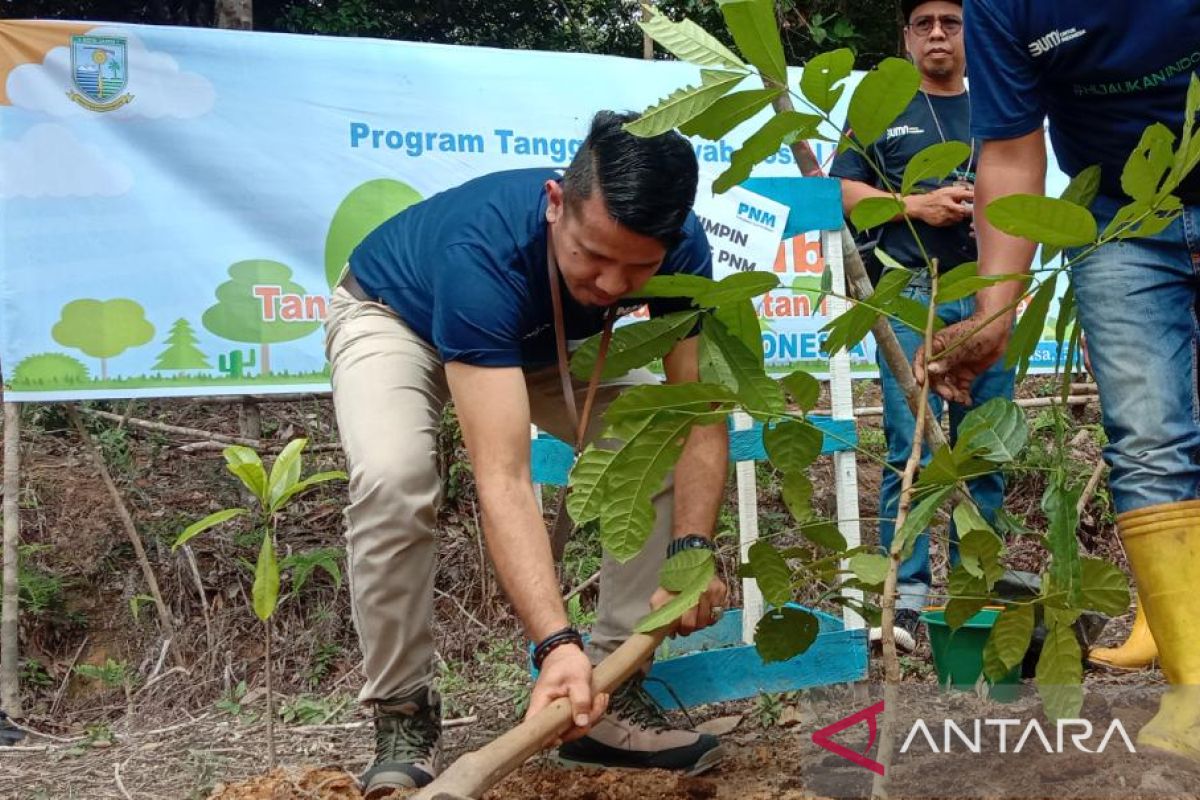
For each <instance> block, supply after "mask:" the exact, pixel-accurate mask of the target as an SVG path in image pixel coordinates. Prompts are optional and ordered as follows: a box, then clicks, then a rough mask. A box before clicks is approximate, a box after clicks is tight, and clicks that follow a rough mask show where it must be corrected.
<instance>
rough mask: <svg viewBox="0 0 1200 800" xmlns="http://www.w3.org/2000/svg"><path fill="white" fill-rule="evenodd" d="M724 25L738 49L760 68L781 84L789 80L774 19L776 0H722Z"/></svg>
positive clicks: (760, 70)
mask: <svg viewBox="0 0 1200 800" xmlns="http://www.w3.org/2000/svg"><path fill="white" fill-rule="evenodd" d="M719 2H720V4H721V13H722V14H724V15H725V25H726V26H728V28H729V32H730V33H731V34H733V41H734V42H736V43H737V46H738V50H741V51H742V55H743V56H745V57H746V60H747V61H749V62H750V63H751V64H753V65H754V66H756V67H758V71H759V72H761V73H762V74H763V75H766V76H767V77H768V78H770V79H772V80H774V81H775V82H776V83H779V84H786V83H787V61H786V60H785V59H784V57H783V42H782V41H781V40H780V38H779V27H778V25H777V24H776V22H775V0H719Z"/></svg>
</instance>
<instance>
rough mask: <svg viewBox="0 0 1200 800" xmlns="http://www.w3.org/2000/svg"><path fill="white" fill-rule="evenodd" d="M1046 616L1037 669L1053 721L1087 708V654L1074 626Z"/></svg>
mask: <svg viewBox="0 0 1200 800" xmlns="http://www.w3.org/2000/svg"><path fill="white" fill-rule="evenodd" d="M1046 616H1047V619H1046V622H1047V630H1046V640H1045V641H1044V642H1043V643H1042V655H1041V657H1040V658H1039V659H1038V663H1037V672H1036V673H1035V677H1036V679H1037V688H1038V694H1040V695H1041V696H1042V703H1043V704H1044V705H1045V708H1046V716H1047V717H1049V718H1050V719H1051V720H1052V721H1057V720H1060V719H1074V718H1077V717H1078V716H1079V711H1080V709H1081V708H1083V687H1082V686H1081V682H1082V680H1083V658H1082V656H1083V654H1082V653H1081V652H1080V649H1079V640H1078V639H1076V638H1075V631H1074V629H1073V628H1072V627H1071V626H1070V625H1064V624H1060V623H1059V622H1058V620H1056V619H1055V618H1054V617H1052V616H1051V615H1050V614H1049V613H1047V615H1046Z"/></svg>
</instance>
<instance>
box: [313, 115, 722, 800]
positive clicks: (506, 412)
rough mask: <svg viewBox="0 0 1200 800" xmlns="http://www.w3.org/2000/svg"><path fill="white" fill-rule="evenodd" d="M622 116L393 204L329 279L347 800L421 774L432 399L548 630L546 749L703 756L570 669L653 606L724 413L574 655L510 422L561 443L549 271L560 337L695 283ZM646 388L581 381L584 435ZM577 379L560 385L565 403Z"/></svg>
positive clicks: (652, 759)
mask: <svg viewBox="0 0 1200 800" xmlns="http://www.w3.org/2000/svg"><path fill="white" fill-rule="evenodd" d="M632 118H633V117H632V116H630V115H621V114H615V113H612V112H603V111H602V112H600V113H599V114H597V115H596V117H595V119H594V120H593V121H592V126H591V130H590V132H589V134H588V137H587V139H586V140H585V142H584V144H583V146H582V148H581V149H580V150H579V152H578V154H577V155H576V156H575V157H574V159H573V161H572V162H571V164H570V166H569V167H568V169H567V170H566V172H565V174H563V175H562V176H561V178H560V176H559V174H558V173H557V172H555V171H552V170H549V169H529V170H517V171H511V172H501V173H496V174H492V175H486V176H484V177H481V178H477V179H475V180H472V181H468V182H467V183H465V184H463V185H461V186H458V187H456V188H454V189H450V190H448V191H445V192H442V193H441V194H438V195H435V196H433V197H431V198H429V199H428V200H425V201H423V202H421V203H418V204H416V205H414V206H412V207H410V208H408V209H406V210H404V211H402V212H401V213H400V214H398V215H396V216H395V217H392V218H391V219H390V220H388V221H387V222H385V223H383V225H381V226H380V227H379V228H377V229H376V230H375V231H374V232H372V233H371V234H370V235H368V236H367V237H366V239H364V240H363V242H362V243H361V244H360V245H359V246H358V248H357V249H355V250H354V252H353V254H352V255H351V256H350V263H349V270H348V273H347V274H346V275H345V277H344V278H343V280H342V281H341V284H340V285H339V287H338V288H337V289H336V290H335V292H334V295H333V301H332V304H331V313H330V317H329V320H328V322H327V337H326V349H327V354H328V356H329V360H330V363H331V365H332V383H333V396H334V404H335V407H336V410H337V418H338V427H339V429H340V433H341V438H342V442H343V444H344V446H345V449H346V456H347V463H348V466H349V471H350V505H349V506H348V508H347V509H346V520H347V526H348V530H347V549H348V555H349V572H350V586H351V596H352V601H353V603H352V608H353V615H354V622H355V626H356V628H357V629H358V632H359V638H360V641H361V643H362V650H363V660H364V670H365V672H366V676H367V682H366V685H365V686H364V687H363V689H362V692H361V693H360V699H361V700H363V701H364V702H367V703H370V704H372V705H373V706H374V709H375V725H376V748H375V761H374V764H373V765H372V766H371V768H370V769H368V771H367V773H366V774H365V775H364V776H363V783H364V785H365V789H366V792H367V796H368V797H369V796H372V795H374V794H383V793H385V792H387V791H390V790H391V789H394V788H398V787H411V786H422V785H425V784H427V783H428V782H429V781H431V780H432V778H433V777H434V776H435V775H436V772H437V769H438V765H437V746H438V740H439V736H440V729H441V728H440V726H441V713H440V700H439V698H438V695H437V692H436V689H435V688H434V686H433V676H434V648H433V633H432V616H433V614H432V611H433V586H434V584H433V573H434V556H435V552H434V551H435V545H434V527H435V520H436V506H437V503H438V500H439V493H440V489H441V478H440V476H439V473H438V468H437V463H436V461H437V441H436V438H437V430H438V424H439V421H440V419H441V415H442V410H443V407H444V406H445V404H446V402H447V401H449V400H451V399H452V400H453V401H454V403H455V406H456V409H457V413H458V419H459V422H460V423H461V426H462V431H463V438H464V440H465V442H466V445H467V450H468V451H469V453H470V457H471V463H472V466H473V468H474V473H475V481H476V485H477V487H478V493H479V503H480V510H481V513H482V519H483V532H484V536H485V538H486V540H487V544H488V549H489V552H490V555H491V559H492V562H493V564H494V565H495V569H496V574H497V576H498V578H499V581H500V583H501V585H502V586H503V587H504V590H505V592H506V593H507V594H508V597H509V599H510V600H511V601H512V604H513V606H514V608H515V610H516V613H517V615H518V616H519V618H520V620H521V622H522V624H523V626H524V628H525V631H526V633H527V634H528V635H529V637H530V638H531V639H532V640H533V641H535V642H546V643H547V644H550V643H562V646H557V647H554V648H553V649H550V648H549V647H547V648H546V650H547V653H546V655H545V658H544V660H543V661H542V664H541V671H540V674H539V677H538V680H537V683H536V685H535V686H534V689H533V694H532V696H531V698H530V706H529V707H530V713H534V712H536V711H537V710H539V709H541V708H543V707H545V706H546V705H547V704H548V703H549V702H551V701H552V700H554V699H556V698H559V697H568V698H569V699H570V700H571V703H572V706H573V708H574V713H575V723H576V728H575V729H574V730H573V731H572V732H570V733H569V734H568V735H567V736H565V737H564V739H566V740H568V741H567V743H566V744H564V745H563V746H562V747H561V748H560V751H559V755H560V757H561V758H563V759H565V760H569V761H574V762H579V763H587V764H596V765H615V766H625V767H658V768H666V769H679V770H684V771H687V772H689V773H693V774H694V773H696V772H700V771H703V770H705V769H708V768H709V767H711V766H712V765H713V764H715V763H716V762H717V761H718V760H719V759H720V757H721V753H722V751H721V749H720V747H719V744H718V741H717V740H716V738H715V737H713V736H711V735H707V734H699V733H696V732H694V731H686V730H673V729H671V728H670V726H669V725H667V724H666V721H665V719H664V718H663V716H662V712H661V710H659V709H658V708H657V706H655V705H654V704H653V701H652V700H650V698H649V696H648V695H647V694H646V693H645V690H644V689H643V688H642V687H641V682H640V676H639V678H638V679H636V680H632V681H630V682H629V683H627V684H626V685H624V686H623V687H622V688H621V689H620V690H618V691H617V692H615V693H614V694H613V696H612V698H611V702H608V698H606V697H603V696H600V695H597V694H594V692H593V689H592V684H591V673H592V664H593V663H594V662H595V661H598V660H599V659H601V658H602V657H603V656H605V655H607V654H608V653H610V652H612V650H614V649H616V647H617V646H618V645H619V644H620V643H621V642H622V641H623V640H624V639H625V638H627V637H628V635H629V633H630V631H631V630H632V627H633V625H634V624H635V623H636V622H637V620H638V619H639V618H640V617H642V616H643V615H645V614H646V613H647V612H648V611H649V610H650V608H651V606H652V604H653V605H655V606H657V605H661V604H662V603H663V602H666V600H667V599H669V597H670V595H669V593H667V592H666V591H665V590H662V589H661V588H659V587H658V568H659V566H660V565H661V563H662V562H663V560H664V558H665V556H666V552H667V549H668V546H669V545H672V543H677V544H674V546H675V547H676V548H678V547H679V546H681V545H686V546H709V545H710V542H709V539H710V537H711V533H712V530H713V527H714V525H715V522H716V517H717V510H718V508H719V505H720V502H721V499H722V495H723V491H724V487H725V478H726V473H727V462H728V452H727V448H728V442H727V438H726V432H725V428H724V426H722V425H716V426H708V427H703V428H696V429H694V430H693V431H692V433H691V434H690V436H689V438H688V441H687V444H686V446H685V448H684V451H683V455H682V457H681V458H680V461H679V463H678V466H677V469H676V475H677V480H676V481H675V482H674V485H673V486H667V487H666V488H664V489H663V491H662V492H660V494H659V496H658V497H657V498H656V501H655V508H656V511H657V520H658V521H657V524H656V527H655V530H654V533H653V535H652V537H651V540H650V541H649V542H648V544H647V546H646V548H645V550H644V551H643V553H642V554H641V555H640V556H638V557H637V558H634V559H633V560H631V561H629V562H627V563H625V564H620V563H618V562H616V561H615V560H614V559H612V558H610V557H608V556H606V557H605V560H604V565H603V567H602V570H601V579H600V602H599V607H598V610H597V620H596V623H595V625H594V627H593V630H592V638H591V642H590V644H589V646H588V652H587V653H585V652H584V649H583V648H582V647H581V646H580V642H579V640H578V637H577V636H576V635H574V632H573V631H570V630H569V625H568V618H567V613H566V610H565V609H564V607H563V602H562V595H561V588H560V586H559V583H558V579H557V577H556V575H555V568H554V560H553V557H552V553H551V547H550V542H549V538H548V536H547V532H546V527H545V525H544V523H543V520H542V515H541V511H540V509H539V506H538V502H537V499H536V497H535V496H534V490H533V484H532V481H531V478H530V464H529V426H530V423H531V421H532V422H533V423H535V424H537V425H538V426H539V427H540V428H542V429H545V430H547V431H549V432H551V433H553V434H555V435H556V436H558V437H559V438H561V439H564V440H568V441H572V440H574V439H575V434H574V431H572V430H571V428H572V426H571V424H570V422H569V421H568V417H569V414H568V412H567V411H566V403H565V401H564V395H563V387H562V384H561V382H560V376H559V373H558V371H557V370H556V358H555V356H556V337H555V314H554V312H553V302H554V301H553V297H552V291H553V290H554V288H555V287H554V284H552V283H551V280H553V281H555V283H556V284H557V291H558V293H559V295H560V300H561V302H562V309H563V310H562V319H563V322H564V328H565V331H564V332H565V338H566V339H567V340H570V341H571V342H578V341H580V340H582V339H584V338H586V337H589V336H591V335H593V334H595V333H597V332H599V331H600V329H601V327H602V319H603V316H604V314H605V310H606V309H607V308H609V307H612V306H614V305H616V304H618V303H619V302H620V300H621V298H622V297H624V296H625V295H628V294H630V293H631V292H634V291H635V290H637V289H639V288H640V287H641V286H643V285H644V284H645V283H646V281H648V280H649V279H650V277H651V276H653V275H656V274H657V275H662V274H692V275H700V276H704V277H711V274H712V259H711V253H710V250H709V246H708V242H707V240H706V238H705V235H704V232H703V229H702V228H701V226H700V224H699V222H698V220H697V219H696V216H695V214H693V213H692V212H691V206H692V203H693V201H694V199H695V193H696V183H697V164H696V157H695V154H694V153H693V151H692V148H691V146H690V145H689V144H688V142H687V140H685V139H684V138H683V137H681V136H679V135H678V134H675V133H669V134H665V135H662V136H657V137H653V138H639V137H635V136H633V135H631V134H629V133H627V132H626V131H625V130H624V129H623V127H622V126H623V124H624V123H625V122H627V121H629V120H630V119H632ZM551 258H553V260H554V261H555V262H556V263H557V268H556V269H551V268H550V266H549V262H550V259H551ZM551 275H553V278H551ZM636 305H637V304H636V303H634V304H630V307H631V308H632V307H636ZM662 310H663V309H661V308H655V307H653V306H652V308H651V313H652V314H654V313H658V312H660V311H662ZM664 367H665V372H666V376H667V380H668V381H669V382H684V381H693V380H698V378H699V358H698V339H697V338H696V337H690V338H686V339H684V340H682V341H681V342H680V343H679V344H677V345H676V347H675V348H674V350H672V351H671V352H670V353H669V354H668V355H667V356H666V357H665V359H664ZM655 380H656V379H655V378H654V376H653V375H651V374H650V373H649V372H647V371H644V370H643V371H637V372H634V373H630V374H629V375H626V376H624V377H623V378H622V379H619V380H617V381H615V382H611V383H607V384H604V385H602V386H601V389H600V391H599V392H598V393H597V397H596V401H595V405H594V409H593V414H592V420H591V424H590V425H589V428H588V434H587V436H588V438H592V437H594V436H596V435H597V434H598V433H599V430H600V428H601V427H602V426H601V424H600V422H599V417H600V414H602V413H603V410H604V409H605V408H606V407H607V405H608V403H610V402H611V401H612V400H613V399H614V398H615V397H616V396H617V394H618V392H619V391H620V389H621V388H622V387H623V386H628V385H631V384H637V383H645V382H650V381H655ZM585 390H586V386H585V385H584V384H582V383H576V384H575V385H574V386H573V387H572V391H573V392H574V393H575V394H576V395H577V396H578V397H579V398H580V400H582V397H583V394H584V392H585ZM577 405H579V406H582V405H583V403H582V402H579V403H578V404H577ZM725 597H726V587H725V585H724V583H722V582H721V581H720V580H719V579H714V580H713V582H712V583H711V585H710V587H709V590H708V591H707V592H706V594H705V595H704V596H703V597H702V598H701V601H700V603H699V605H698V606H697V608H695V609H693V610H692V611H690V612H688V614H687V615H686V616H685V617H684V619H683V620H682V624H681V631H682V632H685V633H686V632H689V631H691V630H695V629H696V628H699V627H704V626H705V625H708V624H711V622H712V621H714V620H715V618H716V616H718V615H719V609H720V607H722V606H723V605H724V603H725ZM714 608H716V609H718V611H716V612H714V611H713V609H714ZM606 702H607V705H608V712H607V713H604V711H605V705H606ZM585 733H586V735H584V734H585Z"/></svg>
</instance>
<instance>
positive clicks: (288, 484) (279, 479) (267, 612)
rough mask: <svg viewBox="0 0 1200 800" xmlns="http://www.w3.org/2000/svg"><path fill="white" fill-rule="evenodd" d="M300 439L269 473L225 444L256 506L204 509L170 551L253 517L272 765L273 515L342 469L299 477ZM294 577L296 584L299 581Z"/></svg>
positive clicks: (254, 597)
mask: <svg viewBox="0 0 1200 800" xmlns="http://www.w3.org/2000/svg"><path fill="white" fill-rule="evenodd" d="M306 444H308V440H307V439H293V440H292V441H290V442H288V443H287V445H286V446H285V447H284V448H283V451H282V452H280V454H279V455H278V456H277V457H276V459H275V462H274V463H273V464H272V465H271V471H270V473H269V474H268V473H267V470H266V468H265V467H264V466H263V462H262V459H261V458H260V457H259V455H258V453H256V452H255V451H254V450H252V449H250V448H249V447H242V446H240V445H234V446H231V447H226V448H225V450H224V454H225V465H226V467H227V468H228V469H229V471H230V472H232V473H233V474H234V475H236V476H237V478H238V480H240V481H241V482H242V484H243V485H244V486H245V487H246V489H247V490H248V491H249V493H250V495H251V496H252V497H253V498H254V499H255V501H256V507H255V508H254V510H253V511H252V510H250V509H245V508H224V509H221V510H220V511H216V512H214V513H212V514H209V515H208V516H207V517H205V518H204V519H202V520H199V521H197V522H195V523H193V524H191V525H189V526H188V527H187V529H186V530H184V531H183V532H182V533H180V534H179V537H178V538H176V540H175V544H174V545H173V546H172V550H175V549H177V548H179V547H182V546H184V545H186V544H187V543H188V542H189V541H191V540H192V539H193V538H195V537H196V536H199V535H200V534H201V533H203V532H204V531H206V530H208V529H209V528H212V527H215V526H217V525H220V524H222V523H224V522H228V521H229V520H231V519H235V518H237V517H242V516H247V515H249V516H251V517H252V518H253V519H254V530H255V532H256V533H257V535H258V536H260V537H261V544H260V546H259V549H258V560H257V561H256V562H255V565H254V585H253V587H252V589H251V593H250V596H251V606H252V608H253V611H254V614H255V616H257V617H258V618H259V620H261V621H262V623H263V640H264V643H265V654H264V656H263V662H264V666H265V671H266V690H267V760H268V762H269V764H270V767H271V768H274V766H275V701H274V696H273V692H272V689H273V686H272V680H271V677H272V676H271V634H272V632H273V626H272V615H273V614H274V613H275V608H276V606H277V605H278V603H279V582H280V565H279V561H278V559H277V558H276V555H275V553H276V543H275V531H276V525H277V522H278V517H279V514H281V513H283V512H284V511H285V510H286V509H287V507H288V505H289V504H290V502H291V501H292V500H293V499H294V498H295V497H296V496H297V495H299V494H300V493H301V492H304V491H306V490H308V489H311V488H312V487H314V486H316V485H318V484H321V483H326V482H328V481H333V480H346V473H345V472H342V471H341V470H332V471H329V472H318V473H316V474H314V475H309V476H308V477H307V478H301V477H300V475H301V473H302V471H303V470H302V464H301V453H302V451H303V450H304V447H305V445H306ZM302 563H304V564H311V566H308V567H307V569H308V572H311V570H312V569H313V568H315V567H316V566H318V565H322V561H321V559H316V560H311V561H307V562H302ZM324 568H325V569H326V570H327V571H329V569H330V568H329V567H328V566H327V565H326V566H324ZM333 569H334V571H331V572H330V574H331V576H333V577H334V579H335V581H339V580H340V573H338V572H336V563H335V564H334V568H333ZM308 572H305V573H304V578H307V575H308ZM300 582H301V584H302V583H303V580H301V581H300ZM295 583H296V576H295V575H293V590H294V591H298V587H296V586H295Z"/></svg>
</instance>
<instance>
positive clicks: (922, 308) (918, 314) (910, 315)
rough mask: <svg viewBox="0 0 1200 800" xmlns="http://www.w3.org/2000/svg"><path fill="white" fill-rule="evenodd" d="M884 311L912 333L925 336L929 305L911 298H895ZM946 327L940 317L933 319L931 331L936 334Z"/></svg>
mask: <svg viewBox="0 0 1200 800" xmlns="http://www.w3.org/2000/svg"><path fill="white" fill-rule="evenodd" d="M884 311H886V312H887V313H888V314H890V315H891V316H892V317H893V318H895V319H898V320H899V321H900V322H902V323H903V324H905V325H907V326H908V327H909V328H911V329H912V330H914V331H917V332H918V333H920V334H921V335H922V337H923V336H924V334H925V326H926V325H928V324H929V304H928V303H923V302H921V301H920V300H917V299H916V298H913V297H897V298H896V299H894V300H892V301H891V302H890V303H888V304H887V305H886V306H885V307H884ZM944 327H946V323H944V322H942V319H941V317H934V318H933V330H934V332H935V333H936V332H937V331H940V330H941V329H942V328H944Z"/></svg>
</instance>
